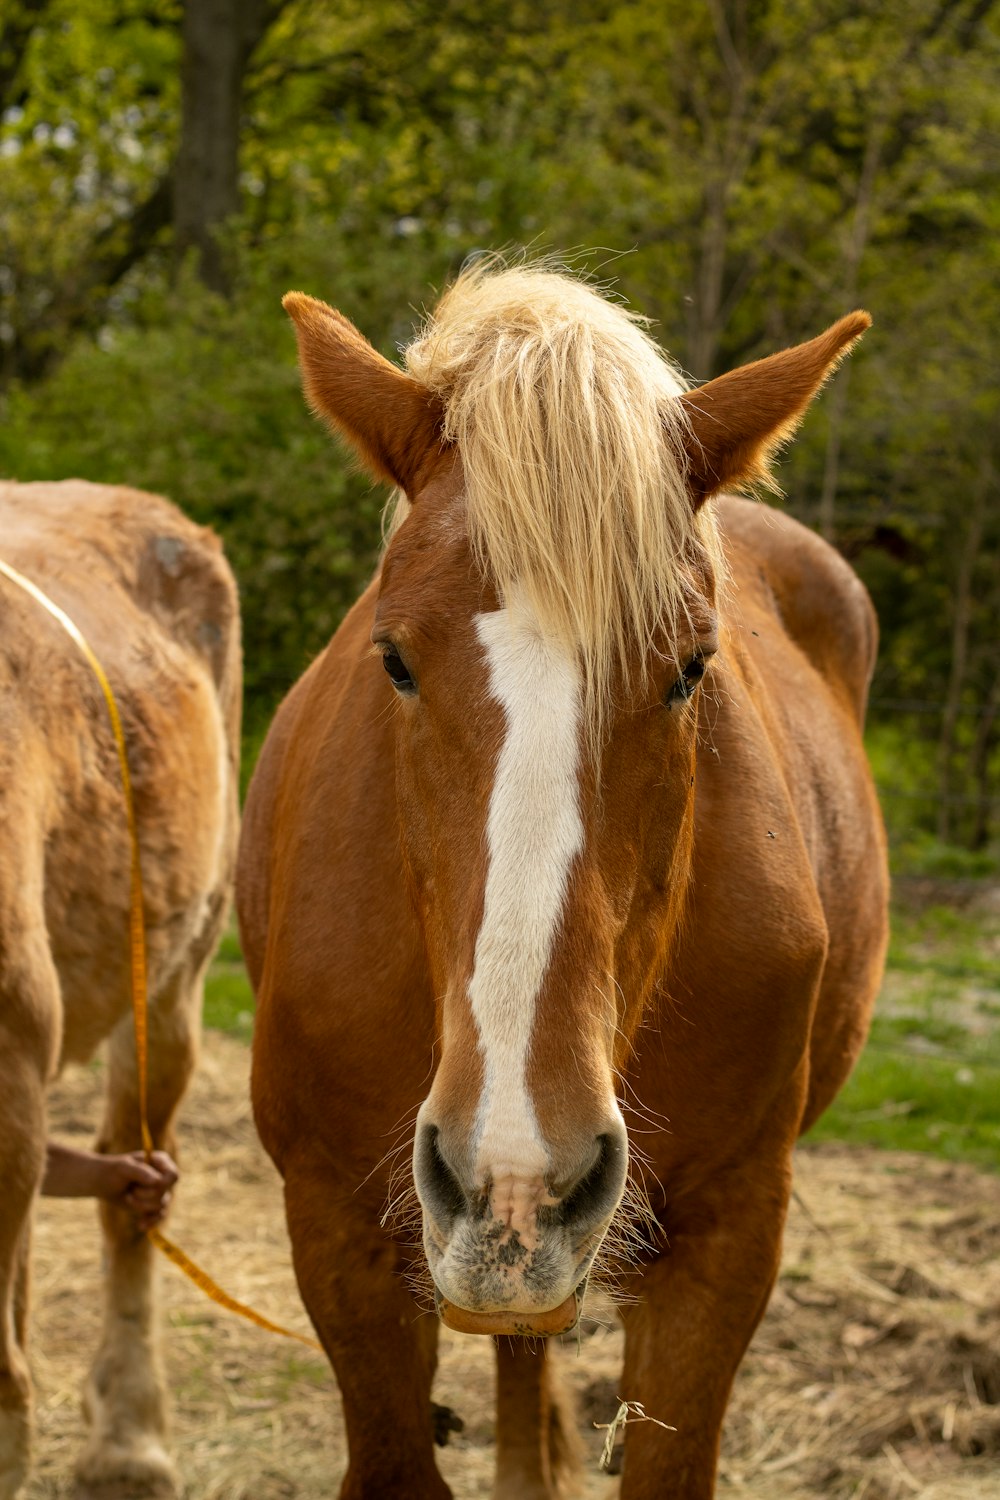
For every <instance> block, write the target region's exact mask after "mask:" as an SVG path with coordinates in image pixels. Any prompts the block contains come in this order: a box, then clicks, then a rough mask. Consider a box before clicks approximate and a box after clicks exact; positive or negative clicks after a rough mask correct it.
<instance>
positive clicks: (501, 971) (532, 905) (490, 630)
mask: <svg viewBox="0 0 1000 1500" xmlns="http://www.w3.org/2000/svg"><path fill="white" fill-rule="evenodd" d="M476 629H477V631H478V633H479V638H480V640H481V641H482V643H483V646H484V648H485V650H486V656H487V661H488V663H489V669H490V687H491V691H492V694H493V696H494V698H496V699H497V701H498V702H499V703H500V704H501V705H502V706H503V710H504V713H505V715H506V721H507V722H506V734H505V737H504V742H503V748H502V749H501V752H500V758H499V761H498V764H497V771H496V779H495V781H494V785H493V791H492V794H491V797H490V807H489V816H488V819H487V824H486V837H487V853H488V861H489V863H488V867H487V873H486V892H485V900H484V905H483V922H482V926H481V928H480V930H479V936H478V938H477V940H476V953H475V961H474V966H473V972H472V978H471V979H470V981H469V999H470V1001H471V1003H472V1013H473V1015H474V1017H475V1019H476V1024H477V1026H478V1029H479V1041H480V1046H481V1048H482V1052H483V1059H484V1073H485V1081H484V1086H483V1096H482V1100H481V1103H480V1109H479V1117H478V1121H477V1127H478V1128H477V1135H478V1148H477V1156H476V1166H477V1169H478V1171H479V1173H480V1175H481V1180H482V1179H483V1178H485V1177H486V1176H489V1177H491V1178H492V1181H493V1194H492V1200H493V1210H494V1213H495V1214H496V1215H497V1216H498V1217H500V1218H504V1219H506V1221H507V1223H508V1224H510V1225H511V1226H512V1227H513V1228H517V1229H519V1230H520V1231H521V1232H522V1234H526V1233H527V1234H530V1233H531V1231H532V1227H533V1221H534V1210H535V1207H536V1206H537V1204H538V1203H539V1202H541V1201H542V1200H543V1194H544V1182H543V1179H544V1174H545V1171H546V1167H547V1164H548V1153H547V1152H546V1149H545V1145H544V1142H543V1141H542V1137H541V1133H540V1131H539V1128H538V1120H537V1117H536V1115H535V1110H534V1106H533V1105H532V1102H531V1098H530V1096H529V1094H528V1085H527V1064H528V1053H529V1048H530V1043H531V1032H532V1027H533V1024H534V1018H535V1004H536V1001H537V998H538V993H539V990H540V989H541V985H542V980H543V978H544V975H545V970H546V968H547V967H548V962H549V957H550V954H551V951H552V944H553V940H554V938H555V935H556V932H557V930H558V925H559V918H560V914H561V912H562V907H563V902H564V900H565V896H566V887H567V884H568V882H569V873H570V868H571V866H572V863H573V859H574V857H575V856H576V855H577V853H578V852H579V850H580V849H581V848H582V845H583V825H582V823H581V821H580V810H579V799H578V785H577V783H578V766H579V740H578V729H579V714H580V707H579V704H580V670H579V665H578V663H577V660H576V656H575V653H573V652H572V651H570V650H569V649H567V648H566V647H564V646H561V645H559V644H557V643H555V642H553V641H550V640H546V639H545V638H544V637H543V636H542V634H541V632H540V631H539V628H538V624H537V622H536V620H535V619H534V617H533V616H532V614H531V613H530V612H528V611H527V610H525V609H523V608H521V607H519V606H518V605H517V603H516V602H515V603H514V605H513V607H511V608H507V609H501V610H496V611H495V612H493V613H491V614H484V615H480V616H479V617H478V618H477V620H476Z"/></svg>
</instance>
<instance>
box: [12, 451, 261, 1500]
mask: <svg viewBox="0 0 1000 1500" xmlns="http://www.w3.org/2000/svg"><path fill="white" fill-rule="evenodd" d="M0 556H2V557H3V558H4V560H5V561H6V562H8V563H10V564H12V565H13V566H14V567H15V568H16V569H18V571H19V572H21V573H22V574H25V575H27V576H28V577H29V578H30V579H31V580H32V581H33V582H34V583H36V584H37V585H38V586H39V587H40V588H42V589H43V590H44V591H45V593H46V594H48V596H49V598H50V599H52V600H53V601H54V602H55V603H56V604H57V605H59V606H60V607H61V608H62V609H63V610H64V611H65V612H66V613H67V614H68V615H69V616H70V618H71V619H72V620H73V621H74V622H75V623H76V625H77V626H78V627H79V629H80V630H81V631H82V633H83V635H84V636H85V637H86V639H87V640H88V642H89V643H90V645H91V647H92V649H93V650H94V652H95V654H96V656H97V658H98V660H99V661H100V662H101V664H102V665H103V667H104V670H105V672H106V673H107V676H108V678H109V680H110V682H111V685H112V688H113V690H114V692H115V696H116V698H117V701H118V707H119V711H120V714H121V718H122V723H123V728H124V731H125V737H126V743H127V748H128V756H129V765H130V771H131V776H132V781H133V790H134V795H135V803H136V812H137V818H138V825H139V836H140V843H141V851H142V867H143V878H144V894H145V916H146V924H147V944H148V963H149V1053H150V1068H149V1117H150V1127H151V1132H152V1135H153V1138H154V1142H155V1144H156V1145H157V1146H158V1147H163V1148H164V1149H165V1150H168V1151H170V1150H172V1149H173V1145H174V1126H173V1121H174V1115H175V1112H176V1110H177V1106H178V1104H179V1102H180V1099H181V1096H182V1094H183V1093H184V1089H185V1086H186V1084H187V1081H188V1078H189V1077H190V1074H191V1070H192V1068H193V1066H194V1062H195V1054H196V1049H197V1042H198V1029H199V1024H200V1012H201V994H202V981H203V978H204V973H205V968H206V966H207V963H208V960H209V958H210V957H211V954H212V952H213V951H214V949H215V945H216V942H217V941H218V938H219V935H220V931H221V928H222V925H223V923H224V921H225V915H226V909H227V904H228V898H229V891H230V887H231V880H232V870H233V865H234V862H235V852H236V833H237V812H238V806H237V767H238V754H239V720H240V682H241V673H240V646H239V614H238V608H237V599H236V588H235V585H234V583H233V579H232V575H231V573H230V571H229V568H228V566H227V565H226V562H225V559H224V558H223V556H222V550H221V547H220V545H219V543H218V541H217V539H216V538H215V537H214V536H213V535H212V534H211V532H208V531H205V530H203V529H202V528H201V527H198V526H195V525H193V524H192V523H191V522H190V521H188V520H186V519H185V518H184V517H183V516H182V515H181V514H180V512H179V511H177V510H176V509H175V508H174V507H173V506H172V505H169V504H168V503H167V502H166V501H165V500H161V499H158V498H157V497H156V496H155V495H146V494H142V493H140V492H138V491H136V490H129V489H111V488H106V487H104V486H98V485H92V484H85V483H82V482H80V481H77V480H71V481H67V482H66V483H62V484H7V483H0ZM0 612H2V619H3V641H2V645H0V681H2V685H3V691H2V699H0V703H2V713H3V737H2V741H3V752H2V756H3V776H2V778H0V818H2V826H3V838H2V842H0V872H2V878H0V1183H2V1199H0V1500H11V1497H12V1496H14V1495H15V1494H16V1493H17V1492H18V1490H19V1488H20V1485H21V1484H22V1482H23V1481H24V1479H25V1477H26V1474H27V1470H28V1462H29V1448H30V1436H31V1434H30V1428H31V1386H30V1380H29V1375H28V1366H27V1361H26V1356H25V1340H26V1324H27V1317H28V1302H27V1293H28V1265H29V1236H30V1222H31V1209H32V1200H33V1198H34V1195H35V1193H36V1191H37V1189H38V1186H39V1182H40V1180H41V1177H42V1171H43V1164H44V1159H45V1141H46V1122H45V1096H46V1090H47V1087H48V1085H49V1083H50V1082H51V1080H52V1079H53V1077H54V1076H55V1075H56V1073H57V1072H58V1071H59V1069H60V1068H61V1066H62V1065H63V1064H64V1063H65V1062H82V1061H85V1060H86V1059H87V1058H89V1057H91V1056H92V1054H93V1053H94V1051H95V1049H96V1048H97V1046H98V1044H99V1043H101V1042H102V1041H104V1040H105V1039H107V1040H108V1042H109V1068H108V1092H107V1110H106V1114H105V1119H104V1124H103V1126H102V1127H101V1131H100V1137H99V1149H100V1150H102V1151H110V1152H124V1151H130V1150H134V1149H136V1148H137V1147H139V1146H140V1144H141V1141H140V1137H139V1118H138V1104H137V1098H136V1088H137V1078H136V1055H135V1040H134V1032H133V1023H132V1013H131V1004H130V994H131V990H130V946H129V866H130V851H129V841H128V831H127V824H126V814H125V804H124V801H123V793H122V785H121V780H120V774H119V768H118V759H117V755H116V751H115V742H114V739H113V737H112V733H111V729H110V727H109V723H108V712H107V707H106V704H105V701H104V698H103V696H102V694H101V690H100V687H99V686H98V683H97V680H96V678H95V677H94V675H93V673H92V671H91V668H90V666H89V665H88V664H87V662H86V660H85V659H84V656H83V654H82V653H81V651H80V650H79V648H78V647H77V645H76V644H75V643H74V642H73V641H72V640H71V639H70V637H69V636H68V635H67V634H66V632H65V631H64V630H63V628H62V626H61V625H60V624H58V623H57V622H56V621H55V620H54V619H53V618H52V617H51V616H50V615H49V614H47V613H46V612H45V610H44V609H43V608H42V607H41V606H40V605H39V604H38V603H37V602H36V601H35V600H34V599H32V598H30V597H29V596H28V595H27V594H25V593H22V592H21V591H20V590H19V589H18V588H17V587H16V586H15V585H14V584H13V583H11V582H9V581H8V580H7V579H6V578H3V579H0ZM101 1217H102V1225H103V1231H104V1258H105V1266H106V1274H105V1304H104V1327H103V1333H102V1338H101V1345H100V1349H99V1351H98V1353H97V1357H96V1359H95V1361H94V1364H93V1367H92V1370H91V1374H90V1379H89V1381H88V1385H87V1390H86V1395H85V1406H86V1410H87V1413H88V1416H89V1419H90V1424H91V1432H90V1437H89V1440H88V1443H87V1446H86V1449H85V1451H84V1453H83V1455H82V1457H81V1459H80V1462H79V1465H78V1468H77V1484H78V1487H77V1491H76V1493H77V1495H78V1496H88V1497H89V1496H95V1497H98V1496H115V1497H119V1500H121V1497H126V1496H127V1497H128V1500H135V1497H140V1496H146V1495H154V1494H155V1495H162V1494H173V1493H174V1491H175V1489H176V1476H175V1472H174V1468H173V1464H172V1463H171V1460H170V1458H169V1457H168V1454H167V1452H166V1449H165V1446H164V1439H165V1422H166V1412H165V1403H164V1396H163V1388H162V1377H161V1373H160V1368H159V1357H158V1352H157V1347H156V1332H157V1331H156V1322H155V1316H154V1305H153V1295H152V1279H151V1278H152V1264H151V1262H152V1257H153V1254H154V1251H153V1249H152V1247H151V1245H150V1244H149V1241H148V1240H147V1239H146V1238H145V1236H144V1235H143V1234H141V1233H140V1232H139V1230H138V1229H137V1227H136V1221H135V1219H134V1218H133V1216H132V1214H130V1213H129V1212H128V1211H127V1209H126V1208H124V1207H112V1206H110V1205H102V1214H101Z"/></svg>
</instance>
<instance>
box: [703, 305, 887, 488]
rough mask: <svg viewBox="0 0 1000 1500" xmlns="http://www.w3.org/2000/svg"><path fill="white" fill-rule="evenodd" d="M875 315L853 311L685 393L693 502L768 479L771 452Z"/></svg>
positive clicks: (793, 429) (790, 431) (785, 438)
mask: <svg viewBox="0 0 1000 1500" xmlns="http://www.w3.org/2000/svg"><path fill="white" fill-rule="evenodd" d="M871 321H872V320H871V318H870V317H869V316H868V314H867V313H866V312H852V313H848V315H847V317H846V318H841V319H840V321H839V322H837V323H834V325H833V327H832V328H828V329H827V331H826V333H821V334H820V336H819V338H815V339H810V340H809V342H808V343H807V344H796V346H795V347H794V348H793V349H783V350H782V352H781V353H780V354H771V355H769V356H768V358H767V359H758V360H757V361H756V362H755V363H754V364H752V365H743V366H741V367H740V369H738V370H731V371H730V372H729V374H728V375H720V376H719V377H718V379H716V380H710V381H709V382H708V383H707V385H703V386H699V387H698V389H697V390H694V391H688V392H687V393H686V394H685V395H684V396H682V397H681V400H682V401H683V403H684V406H685V408H686V410H687V416H688V426H689V432H688V436H687V450H688V481H689V484H690V486H691V491H692V495H693V499H694V504H695V507H696V508H697V507H698V506H699V505H700V504H701V503H702V501H703V500H707V499H708V497H709V495H713V494H714V493H715V492H716V491H717V490H721V489H725V488H727V487H728V486H731V485H746V484H752V483H753V482H754V481H755V480H763V481H765V482H767V480H768V479H769V477H770V476H769V470H768V464H769V461H770V459H771V458H772V457H773V455H774V453H775V452H776V450H777V449H778V448H780V446H781V444H782V443H785V442H787V441H788V439H789V438H790V437H791V436H792V434H793V433H794V431H795V429H796V427H798V425H799V422H800V421H801V420H802V417H803V415H804V413H805V410H806V407H807V406H808V405H809V403H810V401H811V400H812V398H813V396H815V394H816V392H817V391H818V390H819V388H820V386H821V385H822V384H823V382H824V380H825V379H826V378H827V376H828V375H829V374H831V373H832V371H834V370H835V369H836V368H837V365H838V364H839V363H840V361H841V360H842V359H843V357H844V355H845V354H847V352H848V351H849V349H850V348H851V345H852V344H854V343H855V342H856V341H857V340H858V339H859V338H860V337H861V335H862V334H863V333H864V331H865V329H866V328H870V327H871Z"/></svg>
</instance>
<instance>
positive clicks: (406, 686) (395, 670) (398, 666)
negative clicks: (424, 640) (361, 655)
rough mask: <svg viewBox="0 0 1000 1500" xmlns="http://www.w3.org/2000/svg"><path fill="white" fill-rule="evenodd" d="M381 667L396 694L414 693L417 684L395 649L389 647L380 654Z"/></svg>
mask: <svg viewBox="0 0 1000 1500" xmlns="http://www.w3.org/2000/svg"><path fill="white" fill-rule="evenodd" d="M382 665H383V667H385V670H386V671H387V672H388V674H389V676H390V678H391V679H392V685H393V687H394V688H395V689H396V691H397V692H400V693H415V692H416V691H417V684H416V683H415V682H414V680H413V678H412V677H411V676H410V669H409V667H408V666H407V665H406V663H405V662H404V661H403V658H402V657H401V656H400V654H399V652H398V651H397V650H396V649H395V647H393V646H390V647H389V648H388V650H386V651H383V653H382Z"/></svg>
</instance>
